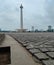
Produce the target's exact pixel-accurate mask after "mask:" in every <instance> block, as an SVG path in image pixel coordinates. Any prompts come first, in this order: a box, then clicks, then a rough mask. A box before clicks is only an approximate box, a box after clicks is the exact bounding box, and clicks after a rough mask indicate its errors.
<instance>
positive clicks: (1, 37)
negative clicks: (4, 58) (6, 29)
mask: <svg viewBox="0 0 54 65" xmlns="http://www.w3.org/2000/svg"><path fill="white" fill-rule="evenodd" d="M4 38H5V34H0V45H1V43H2V41H3V40H4Z"/></svg>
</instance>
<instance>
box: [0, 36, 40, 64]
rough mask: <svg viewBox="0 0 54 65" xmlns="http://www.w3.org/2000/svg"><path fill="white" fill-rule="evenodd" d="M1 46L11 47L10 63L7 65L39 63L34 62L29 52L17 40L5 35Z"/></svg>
mask: <svg viewBox="0 0 54 65" xmlns="http://www.w3.org/2000/svg"><path fill="white" fill-rule="evenodd" d="M1 46H10V47H11V64H9V65H40V64H39V63H36V62H35V61H34V59H33V58H32V56H31V55H30V53H28V52H27V50H25V48H23V47H22V46H21V44H19V43H18V42H17V41H15V40H14V39H13V38H12V37H10V36H9V35H6V37H5V40H4V41H3V44H2V45H1Z"/></svg>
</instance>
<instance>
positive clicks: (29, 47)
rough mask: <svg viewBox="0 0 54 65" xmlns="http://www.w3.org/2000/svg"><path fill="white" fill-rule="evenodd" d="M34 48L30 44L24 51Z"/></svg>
mask: <svg viewBox="0 0 54 65" xmlns="http://www.w3.org/2000/svg"><path fill="white" fill-rule="evenodd" d="M33 48H34V46H33V45H32V44H30V45H28V46H27V47H26V49H28V50H29V49H33Z"/></svg>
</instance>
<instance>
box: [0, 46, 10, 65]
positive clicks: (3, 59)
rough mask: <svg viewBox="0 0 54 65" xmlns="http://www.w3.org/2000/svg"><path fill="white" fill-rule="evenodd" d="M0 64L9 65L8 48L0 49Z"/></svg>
mask: <svg viewBox="0 0 54 65" xmlns="http://www.w3.org/2000/svg"><path fill="white" fill-rule="evenodd" d="M1 64H11V51H10V46H8V47H0V65H1Z"/></svg>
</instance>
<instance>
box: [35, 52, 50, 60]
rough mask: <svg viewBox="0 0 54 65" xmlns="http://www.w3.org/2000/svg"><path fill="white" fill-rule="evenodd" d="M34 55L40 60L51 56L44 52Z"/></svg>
mask: <svg viewBox="0 0 54 65" xmlns="http://www.w3.org/2000/svg"><path fill="white" fill-rule="evenodd" d="M34 55H35V57H36V58H38V59H39V60H47V59H49V57H48V56H47V55H46V54H44V53H35V54H34Z"/></svg>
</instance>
